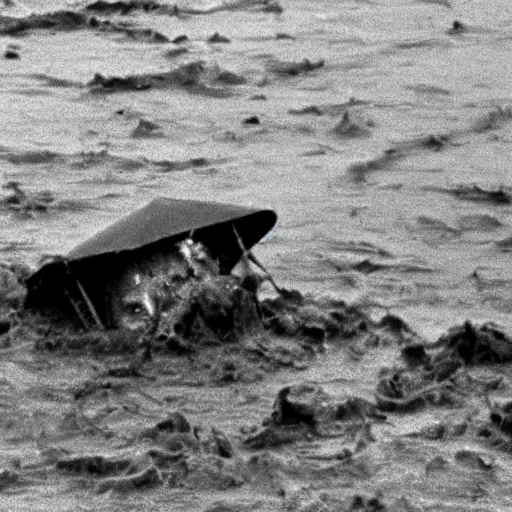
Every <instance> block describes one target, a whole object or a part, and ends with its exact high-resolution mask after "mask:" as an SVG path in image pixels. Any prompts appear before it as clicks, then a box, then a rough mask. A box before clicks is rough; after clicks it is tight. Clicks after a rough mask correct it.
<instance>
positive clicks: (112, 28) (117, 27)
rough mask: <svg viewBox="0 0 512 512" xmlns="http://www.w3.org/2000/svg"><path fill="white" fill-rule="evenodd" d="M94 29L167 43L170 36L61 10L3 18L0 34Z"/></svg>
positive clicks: (0, 24) (0, 21)
mask: <svg viewBox="0 0 512 512" xmlns="http://www.w3.org/2000/svg"><path fill="white" fill-rule="evenodd" d="M82 29H92V30H98V31H100V32H107V33H108V32H113V33H123V34H125V35H127V36H128V37H131V38H132V39H138V40H141V41H147V42H154V43H166V42H168V41H169V40H168V38H167V37H166V36H165V35H163V34H161V33H160V32H156V31H155V30H152V29H146V28H138V27H133V26H132V25H131V24H128V23H116V22H112V21H110V20H100V19H98V18H96V17H95V16H88V15H87V14H85V13H83V12H78V11H70V10H59V11H53V12H47V13H37V14H30V15H28V16H26V17H23V18H8V17H5V18H2V19H1V20H0V34H3V35H11V36H14V35H20V34H24V33H26V32H28V31H31V30H62V31H70V30H82Z"/></svg>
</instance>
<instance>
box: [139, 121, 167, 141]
mask: <svg viewBox="0 0 512 512" xmlns="http://www.w3.org/2000/svg"><path fill="white" fill-rule="evenodd" d="M160 128H161V126H160V125H159V124H157V123H155V122H154V121H151V120H150V119H140V120H139V124H138V125H137V127H136V128H135V129H134V130H133V131H132V137H136V138H138V137H161V136H162V135H163V134H162V132H161V130H160Z"/></svg>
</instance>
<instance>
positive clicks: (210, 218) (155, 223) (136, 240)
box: [25, 197, 277, 330]
mask: <svg viewBox="0 0 512 512" xmlns="http://www.w3.org/2000/svg"><path fill="white" fill-rule="evenodd" d="M276 220H277V216H276V214H275V212H274V211H272V210H269V209H254V208H247V207H242V206H236V205H230V204H221V203H214V202H202V201H192V200H180V199H172V198H165V197H160V198H157V199H154V200H153V201H151V202H150V203H149V204H147V205H146V206H144V207H143V208H141V209H139V210H136V211H134V212H132V213H131V214H129V215H128V216H126V217H124V218H122V219H120V220H119V221H117V222H115V223H114V224H112V225H110V226H109V227H107V228H106V229H104V230H103V231H100V232H98V233H97V234H95V235H94V236H93V237H91V238H90V239H88V240H86V241H85V242H84V243H82V244H80V245H78V246H77V247H75V248H74V249H73V250H72V251H71V252H70V253H69V254H67V255H66V256H64V257H58V258H53V259H52V260H51V261H49V262H46V263H45V264H43V266H42V267H41V268H40V269H39V270H38V271H37V272H35V273H34V274H33V275H32V276H31V277H30V278H29V280H28V282H27V287H28V294H27V299H26V304H25V306H26V308H27V309H36V310H40V311H42V312H45V313H55V312H57V313H60V314H62V313H64V314H65V315H66V316H68V317H70V318H76V319H77V320H78V319H79V320H80V322H81V323H82V325H83V326H84V327H85V328H86V329H89V330H92V329H98V328H99V329H103V328H110V327H123V326H125V327H126V326H128V327H129V328H136V327H137V325H138V324H137V322H136V321H135V323H134V322H133V321H132V320H133V316H134V315H135V314H137V313H138V312H139V310H140V309H141V308H144V309H146V310H148V309H149V310H151V307H152V306H151V304H150V303H149V300H150V297H149V295H148V294H147V293H146V292H147V287H146V288H145V286H146V283H147V281H148V280H151V279H154V278H156V277H158V276H160V277H161V276H163V275H164V276H165V278H166V281H165V285H166V286H168V287H170V288H172V286H173V283H178V282H179V281H180V280H181V281H183V280H184V279H187V275H190V273H191V272H193V271H194V269H193V268H192V266H191V264H190V263H191V261H190V260H191V259H193V260H194V261H193V264H197V265H199V266H202V267H203V268H202V269H199V271H201V272H212V273H215V274H220V275H223V274H229V273H230V272H231V270H232V269H233V267H234V266H235V265H236V264H237V263H238V261H239V260H240V259H241V257H242V255H243V254H244V252H245V251H249V250H250V249H251V248H252V247H253V246H254V245H255V244H256V243H258V242H259V241H260V240H261V238H262V237H263V236H265V234H267V233H268V232H269V231H270V230H271V229H272V228H273V226H274V225H275V222H276ZM135 297H136V299H135ZM141 301H142V303H141ZM123 308H124V309H123ZM127 311H128V312H127ZM150 312H151V311H150ZM130 314H131V318H129V319H128V320H126V318H128V317H129V316H130ZM123 315H124V316H123ZM125 320H126V321H125ZM130 322H131V323H130Z"/></svg>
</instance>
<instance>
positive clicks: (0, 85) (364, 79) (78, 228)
mask: <svg viewBox="0 0 512 512" xmlns="http://www.w3.org/2000/svg"><path fill="white" fill-rule="evenodd" d="M85 5H86V4H85V3H74V4H73V5H72V6H71V5H70V4H65V3H64V2H52V3H51V4H50V3H47V2H43V1H42V0H39V1H36V0H34V1H33V2H30V1H29V0H27V1H26V2H25V3H24V4H23V5H18V6H11V5H8V6H5V7H2V13H0V14H2V15H5V16H14V17H17V16H24V15H26V13H27V12H30V13H39V12H47V11H50V10H56V9H61V8H66V9H73V10H76V11H80V10H83V9H84V7H85ZM220 5H221V4H220V3H217V4H216V3H214V2H202V3H201V2H199V1H195V2H187V3H185V2H179V3H178V11H180V14H179V15H178V16H175V15H170V14H169V12H167V13H165V12H163V13H162V12H156V11H155V12H151V11H150V12H143V11H138V10H134V11H133V12H131V13H129V14H126V15H120V14H118V13H114V14H111V13H89V14H88V15H92V14H94V15H95V16H97V18H98V19H100V20H110V21H111V22H112V23H128V24H129V25H130V27H132V28H133V27H136V28H137V27H138V28H150V29H153V30H155V31H158V32H159V33H161V34H163V35H164V36H167V38H168V39H169V40H170V41H172V40H173V39H174V38H176V37H177V36H180V35H187V37H188V40H187V41H185V42H183V43H179V44H177V43H172V42H156V41H154V40H150V41H147V40H145V41H142V40H139V39H137V37H134V36H133V34H132V35H129V34H127V33H126V32H123V31H107V30H104V31H99V30H93V29H91V28H90V27H84V26H81V27H78V28H73V29H70V30H68V29H65V30H63V29H61V27H59V26H56V27H54V28H52V29H37V30H27V31H25V32H23V33H22V34H15V35H2V36H0V46H1V47H2V50H4V49H6V48H7V47H8V45H14V46H15V47H16V51H17V52H18V53H19V56H20V58H19V59H2V65H1V67H0V122H1V126H2V132H1V139H0V161H1V164H0V173H1V175H0V180H1V181H2V182H7V181H9V180H16V181H19V182H20V183H21V186H22V187H23V188H24V189H25V190H27V191H29V192H34V193H35V192H40V191H43V190H50V191H51V192H52V193H53V194H54V195H55V197H56V198H57V199H58V200H60V201H63V202H65V201H68V202H70V203H64V204H71V205H73V204H79V205H81V206H80V207H72V206H70V207H62V208H59V209H54V210H53V209H52V210H50V211H49V212H48V213H37V214H36V215H34V216H33V217H29V218H25V217H21V216H20V215H18V214H17V213H15V212H12V211H11V210H6V209H4V210H0V252H1V256H2V259H4V260H11V259H19V258H21V259H23V260H25V261H28V262H30V263H31V264H32V265H36V264H37V261H38V259H39V258H40V256H41V255H43V254H59V253H60V254H62V253H66V252H67V251H68V250H69V249H71V248H72V247H73V246H74V245H75V244H77V243H78V242H80V241H82V240H83V239H84V238H86V237H87V236H89V235H91V234H93V233H94V232H96V231H97V230H98V229H100V228H102V227H103V226H106V225H107V224H108V223H110V222H112V221H114V220H116V219H117V218H119V217H121V216H123V215H125V214H126V213H128V212H129V211H131V210H132V209H134V208H136V207H139V206H142V205H143V204H145V203H146V202H148V201H149V200H151V199H152V198H153V197H155V196H170V197H176V198H187V199H202V200H204V199H211V200H215V201H224V202H232V203H238V204H242V205H257V206H263V207H267V206H268V207H272V208H274V209H275V210H276V211H277V212H278V215H279V223H278V225H277V227H276V229H275V230H274V231H273V232H272V233H271V234H270V235H269V236H268V237H267V238H266V239H265V240H264V242H263V243H262V244H260V245H259V246H258V248H257V251H256V252H257V254H258V256H259V257H260V259H261V260H262V261H263V262H264V263H265V264H266V266H267V267H268V269H269V270H270V272H271V273H272V274H273V275H274V276H275V278H276V280H277V281H278V282H280V283H282V284H283V285H286V286H293V287H296V288H299V289H301V290H306V291H313V292H315V293H318V294H331V295H334V296H336V297H340V298H344V299H349V300H353V301H356V302H358V303H360V304H364V305H366V306H367V307H368V308H369V309H370V310H371V311H373V312H374V313H375V314H376V315H379V314H380V315H381V314H383V313H384V312H386V311H391V312H393V313H397V314H400V315H402V316H403V317H404V318H406V319H407V321H408V322H409V323H410V324H411V325H412V326H413V327H414V328H415V329H416V330H417V331H419V332H420V333H421V334H423V335H424V336H425V337H426V338H427V339H435V338H436V337H437V336H438V335H439V334H440V333H441V332H442V331H444V330H445V329H446V328H447V327H448V326H451V325H453V324H455V323H459V322H460V321H463V320H465V319H466V318H471V319H473V320H475V321H483V320H494V321H497V322H499V323H500V324H501V325H503V326H504V327H505V328H506V329H510V328H512V321H511V320H510V318H511V317H510V312H511V307H512V284H511V275H510V265H511V262H512V249H511V247H512V242H507V239H508V238H509V237H510V236H512V206H511V204H512V203H509V202H507V201H503V202H497V201H493V200H491V199H492V198H490V197H489V195H488V194H485V193H484V194H480V195H478V197H475V194H469V197H468V194H466V195H464V194H460V193H458V191H459V192H460V190H461V187H464V186H466V187H468V186H469V187H470V186H473V185H476V186H477V187H480V189H482V190H483V191H499V190H502V191H504V192H505V193H506V194H508V193H509V187H510V188H511V189H512V179H511V177H510V172H509V164H510V154H511V153H510V151H511V147H512V146H511V143H512V132H511V126H512V123H511V121H512V115H511V114H510V111H509V110H507V107H508V106H509V105H510V104H511V103H512V98H511V95H512V91H511V86H510V84H511V83H512V68H511V66H510V50H511V44H512V39H511V30H512V5H511V4H510V2H508V1H505V0H496V1H493V2H489V1H484V0H474V1H462V0H449V1H448V0H446V1H443V0H439V1H436V0H431V1H428V0H424V1H420V0H416V1H415V0H380V1H371V0H368V1H366V0H360V1H333V0H317V1H315V2H305V1H303V0H296V1H286V0H283V2H282V4H281V5H282V7H283V12H282V13H277V12H272V10H271V12H267V11H265V10H264V9H261V8H260V7H261V6H258V5H257V4H256V5H252V6H250V5H248V4H246V5H244V4H240V8H239V9H229V10H224V9H222V10H218V11H217V12H210V11H215V10H216V8H217V7H218V6H220ZM201 9H203V10H205V11H208V12H206V13H205V14H202V15H199V14H192V12H197V10H201ZM455 20H459V21H460V22H461V23H462V24H463V28H462V29H459V30H451V29H452V27H453V23H454V21H455ZM215 32H218V33H219V34H221V35H222V36H225V37H227V38H229V42H224V43H220V42H219V43H211V42H209V41H208V38H209V37H210V36H212V35H213V34H214V33H215ZM304 59H309V61H310V62H311V63H319V61H321V60H324V61H325V62H324V65H323V66H321V67H318V68H317V69H311V70H310V69H308V66H307V65H306V66H304V65H303V64H304ZM197 61H202V62H204V66H205V68H204V69H205V70H206V71H205V80H206V82H208V83H207V87H199V88H191V87H189V86H187V85H186V84H185V85H183V84H176V83H175V82H173V83H170V84H169V83H168V84H164V85H162V86H154V84H153V86H152V87H150V88H146V87H145V86H144V87H141V88H140V89H141V90H130V91H123V90H121V91H118V90H99V91H98V90H97V89H95V90H93V89H92V88H91V87H90V86H88V84H89V82H91V80H92V79H93V77H94V76H95V74H97V73H100V74H101V75H103V76H106V77H108V76H119V77H124V76H128V75H144V74H154V73H164V72H167V71H170V70H174V69H178V68H180V66H183V65H185V64H186V63H189V62H197ZM283 63H285V65H284V67H283ZM286 63H299V64H301V63H302V66H301V65H299V66H298V68H295V70H296V71H297V73H291V74H290V73H286V72H283V70H285V71H286V69H288V68H286ZM311 67H314V66H311ZM219 69H220V70H228V71H231V72H233V73H235V74H236V75H237V76H238V77H240V78H241V79H243V80H238V81H239V82H242V81H243V82H244V83H236V84H234V83H231V84H226V83H225V82H223V81H219V80H214V79H212V77H215V76H217V75H218V72H219ZM142 81H143V82H144V80H142ZM100 89H101V88H100ZM142 89H143V90H142ZM312 106H313V107H315V108H307V107H312ZM499 109H501V110H499ZM346 112H348V119H345V123H344V122H343V118H344V115H345V113H346ZM254 116H256V118H257V120H258V121H259V122H258V123H254V122H253V123H248V122H246V121H247V120H248V119H249V118H254ZM141 120H149V121H151V122H152V123H155V125H157V128H155V129H149V130H148V129H144V126H146V125H144V123H143V125H142V127H140V128H139V129H138V130H137V127H138V126H139V125H140V121H141ZM253 121H254V119H253ZM340 123H341V124H340ZM347 123H354V124H348V126H347ZM431 136H432V137H431ZM429 137H430V138H429ZM6 194H7V192H6ZM381 356H382V357H383V358H387V357H388V356H389V354H388V355H386V354H381ZM336 363H339V364H343V361H341V360H340V361H336ZM374 363H375V365H374V366H372V364H374ZM329 364H333V362H332V361H331V362H330V363H328V364H327V366H324V367H322V372H323V376H324V378H327V377H328V376H329V375H331V373H329V372H334V373H335V370H334V369H332V368H330V367H329ZM377 367H378V364H376V362H375V361H373V362H372V363H371V364H370V363H369V366H368V368H367V370H375V368H377ZM322 372H320V373H322ZM318 374H319V371H318V370H317V371H316V373H315V372H313V371H312V372H311V375H309V374H308V375H305V376H304V377H305V378H306V377H308V376H310V377H314V376H316V377H318ZM372 375H373V374H372ZM326 376H327V377H326ZM288 378H289V376H284V377H280V378H279V379H278V381H276V382H273V384H271V385H269V386H270V388H269V389H271V390H270V391H269V390H268V389H266V390H264V391H262V393H265V392H267V395H265V396H266V399H265V400H266V402H265V404H264V407H263V406H261V410H268V406H269V403H270V396H273V393H274V391H275V389H276V388H277V387H278V385H280V384H282V383H283V382H286V381H287V379H288ZM347 378H348V377H347ZM352 378H353V379H357V375H353V376H352ZM354 382H356V381H354ZM359 384H361V383H359ZM361 385H362V387H363V388H364V387H365V385H364V384H361ZM372 385H373V381H372ZM355 387H356V388H357V387H358V384H357V383H356V386H355ZM181 392H183V390H181ZM226 393H227V394H228V395H229V392H226ZM222 396H223V397H224V394H222ZM224 398H226V397H224ZM229 398H230V397H228V398H226V400H229ZM210 399H211V397H210ZM212 400H213V399H212ZM219 400H220V399H219ZM207 401H208V400H206V398H205V402H207ZM205 407H206V406H205ZM258 411H259V409H258ZM251 414H253V415H254V416H255V417H258V418H260V417H261V416H260V414H259V413H258V414H256V413H255V412H254V410H252V412H251ZM215 419H219V418H213V420H215ZM203 420H204V417H203ZM429 453H430V452H429ZM397 457H398V455H397ZM396 463H397V464H398V465H399V464H400V461H399V460H397V461H396ZM411 464H412V463H411ZM411 467H412V466H411ZM395 476H396V475H395ZM396 482H401V480H400V479H397V480H396ZM419 482H421V480H420V481H419ZM380 484H381V485H382V486H386V485H389V482H386V481H385V479H384V480H383V481H381V482H380ZM422 485H423V484H422V483H418V484H417V488H416V489H415V490H414V492H416V493H419V494H421V493H422V492H424V489H423V488H422ZM425 485H426V484H425ZM422 489H423V490H422ZM429 492H431V491H429ZM427 494H428V493H427ZM27 499H28V498H27ZM49 499H50V498H49ZM162 500H163V501H162V503H163V502H164V501H165V500H164V498H162ZM189 504H190V503H189ZM98 506H99V505H98ZM101 506H102V507H103V506H104V507H111V508H109V509H112V510H115V509H116V508H115V506H116V505H115V504H113V502H110V504H109V505H105V504H104V503H103V502H101ZM119 506H121V505H119ZM503 506H504V507H506V504H503ZM112 507H113V508H112ZM0 508H1V507H0ZM193 508H194V509H201V505H200V504H199V503H194V505H193ZM269 509H270V508H269ZM455 509H456V508H453V510H455ZM63 510H64V508H63ZM404 510H406V509H405V508H404ZM409 510H410V509H409ZM461 510H462V509H461ZM503 510H505V508H503Z"/></svg>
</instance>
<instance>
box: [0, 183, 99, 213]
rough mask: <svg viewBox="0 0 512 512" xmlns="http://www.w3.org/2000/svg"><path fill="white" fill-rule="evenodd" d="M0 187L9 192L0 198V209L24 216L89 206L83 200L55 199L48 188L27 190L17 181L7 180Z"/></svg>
mask: <svg viewBox="0 0 512 512" xmlns="http://www.w3.org/2000/svg"><path fill="white" fill-rule="evenodd" d="M2 188H3V189H4V190H7V191H8V192H9V193H8V194H7V195H6V196H5V197H3V198H0V210H1V209H3V210H6V211H11V212H14V213H16V214H18V215H19V216H20V217H24V218H34V217H36V216H37V215H39V214H47V213H50V212H52V211H57V210H66V211H74V210H83V209H85V208H90V205H88V204H87V203H86V202H84V201H76V200H57V199H56V197H55V195H54V194H53V193H52V192H51V191H50V190H42V191H38V192H29V191H27V190H26V189H24V188H22V186H21V183H20V182H18V181H8V182H7V183H5V184H4V185H3V186H2Z"/></svg>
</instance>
